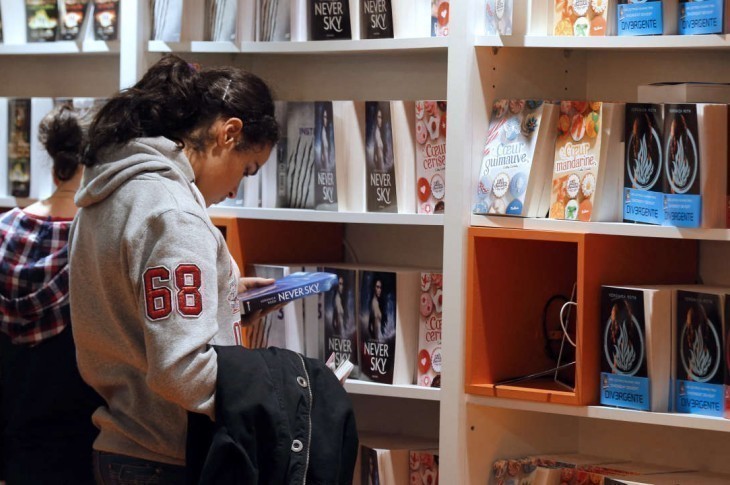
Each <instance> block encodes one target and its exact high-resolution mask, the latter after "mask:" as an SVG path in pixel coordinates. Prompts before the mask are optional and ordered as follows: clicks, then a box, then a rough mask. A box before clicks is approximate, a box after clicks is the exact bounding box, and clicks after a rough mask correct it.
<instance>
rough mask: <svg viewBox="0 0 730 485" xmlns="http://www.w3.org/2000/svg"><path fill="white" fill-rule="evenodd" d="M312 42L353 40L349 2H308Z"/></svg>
mask: <svg viewBox="0 0 730 485" xmlns="http://www.w3.org/2000/svg"><path fill="white" fill-rule="evenodd" d="M308 1H309V2H310V5H311V7H310V12H309V15H310V17H309V21H310V33H311V39H312V40H334V39H351V38H352V29H351V27H350V6H349V5H350V4H349V1H348V0H308Z"/></svg>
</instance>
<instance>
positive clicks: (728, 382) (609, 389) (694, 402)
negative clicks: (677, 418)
mask: <svg viewBox="0 0 730 485" xmlns="http://www.w3.org/2000/svg"><path fill="white" fill-rule="evenodd" d="M728 295H730V288H721V287H711V286H674V287H672V286H658V287H645V286H604V287H603V288H602V290H601V346H600V348H601V362H602V364H601V386H600V388H601V404H604V405H609V406H619V407H625V408H630V409H639V410H645V411H657V412H668V411H674V412H677V413H689V414H702V415H708V416H718V417H722V416H725V417H730V393H728V394H727V395H728V396H729V397H728V398H727V399H728V400H726V397H725V396H726V389H730V388H729V387H727V386H730V360H726V359H727V357H728V355H727V347H726V346H727V343H728V342H730V338H728V330H729V329H730V304H728V303H730V299H728V298H730V297H729V296H728Z"/></svg>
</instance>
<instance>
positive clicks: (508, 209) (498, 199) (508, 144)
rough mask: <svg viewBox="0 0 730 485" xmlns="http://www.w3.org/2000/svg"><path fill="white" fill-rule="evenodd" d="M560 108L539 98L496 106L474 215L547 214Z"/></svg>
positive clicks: (490, 126) (481, 170)
mask: <svg viewBox="0 0 730 485" xmlns="http://www.w3.org/2000/svg"><path fill="white" fill-rule="evenodd" d="M556 116H557V107H556V106H555V105H553V104H549V103H543V101H539V100H522V99H511V100H508V99H502V100H498V101H496V102H495V103H494V105H493V107H492V113H491V116H490V119H489V127H488V129H487V137H486V141H485V144H484V150H483V151H482V163H481V168H480V171H479V178H478V181H477V190H476V195H475V200H474V206H473V212H474V213H476V214H497V215H501V214H506V215H515V216H526V217H536V216H544V215H545V214H546V213H547V210H548V204H549V202H550V200H549V180H550V178H551V175H552V159H553V153H554V146H555V130H554V126H555V124H556Z"/></svg>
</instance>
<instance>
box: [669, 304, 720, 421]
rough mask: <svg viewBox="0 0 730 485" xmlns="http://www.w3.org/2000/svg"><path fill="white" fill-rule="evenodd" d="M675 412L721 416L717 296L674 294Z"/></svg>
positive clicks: (718, 309) (718, 305)
mask: <svg viewBox="0 0 730 485" xmlns="http://www.w3.org/2000/svg"><path fill="white" fill-rule="evenodd" d="M675 304H676V315H675V318H676V323H675V324H676V330H675V331H676V341H675V347H674V352H675V354H676V358H675V359H674V362H675V368H674V372H675V382H674V385H675V387H674V393H675V394H674V395H675V402H674V406H675V411H676V412H680V413H690V414H704V415H709V416H723V414H724V402H725V399H724V398H725V389H724V384H725V379H724V375H723V373H724V368H725V366H724V365H722V364H723V362H724V360H725V359H724V346H723V344H722V336H723V331H722V330H723V323H722V317H723V307H722V305H723V301H722V298H721V295H718V294H714V293H709V292H707V293H703V292H700V291H684V290H678V291H677V293H676V303H675Z"/></svg>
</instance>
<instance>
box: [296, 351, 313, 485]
mask: <svg viewBox="0 0 730 485" xmlns="http://www.w3.org/2000/svg"><path fill="white" fill-rule="evenodd" d="M297 356H298V357H299V360H300V361H301V362H302V369H304V376H305V378H306V379H307V391H308V392H309V413H308V414H307V425H308V430H309V433H308V435H307V461H306V462H305V464H304V476H303V477H302V478H303V479H302V485H306V484H307V471H309V447H310V446H311V445H312V399H313V397H312V382H311V381H310V380H309V372H307V366H306V365H304V357H302V354H297Z"/></svg>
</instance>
